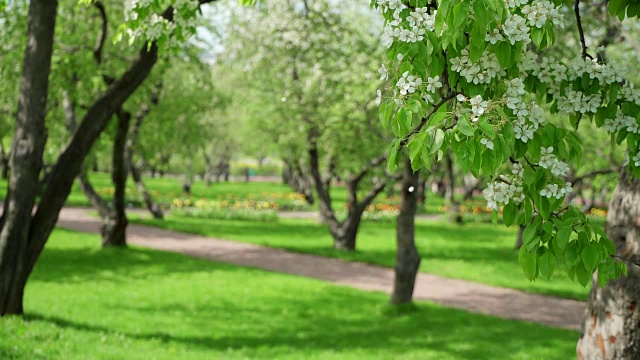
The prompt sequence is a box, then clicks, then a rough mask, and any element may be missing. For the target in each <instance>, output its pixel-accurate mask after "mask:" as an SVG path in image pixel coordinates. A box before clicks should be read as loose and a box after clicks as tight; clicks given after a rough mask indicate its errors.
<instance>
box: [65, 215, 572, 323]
mask: <svg viewBox="0 0 640 360" xmlns="http://www.w3.org/2000/svg"><path fill="white" fill-rule="evenodd" d="M58 226H60V227H63V228H66V229H71V230H77V231H81V232H88V233H98V232H99V228H100V220H99V219H97V218H95V217H92V216H90V215H88V214H87V209H82V208H65V209H63V210H62V212H61V213H60V218H59V220H58ZM127 236H128V241H129V243H130V244H134V245H139V246H144V247H148V248H152V249H157V250H164V251H171V252H177V253H181V254H185V255H189V256H193V257H197V258H202V259H207V260H212V261H217V262H223V263H228V264H233V265H239V266H248V267H254V268H258V269H263V270H268V271H274V272H279V273H286V274H293V275H299V276H306V277H310V278H315V279H320V280H324V281H328V282H332V283H335V284H339V285H344V286H350V287H353V288H357V289H361V290H366V291H381V292H385V293H390V291H391V287H392V284H393V270H392V269H388V268H383V267H380V266H375V265H368V264H363V263H356V262H348V261H343V260H339V259H332V258H326V257H321V256H316V255H309V254H301V253H295V252H291V251H285V250H280V249H273V248H267V247H264V246H259V245H252V244H245V243H241V242H235V241H229V240H222V239H214V238H208V237H204V236H198V235H191V234H186V233H180V232H175V231H169V230H164V229H160V228H156V227H151V226H144V225H138V224H129V227H128V229H127ZM414 297H415V299H416V300H426V301H432V302H435V303H438V304H441V305H443V306H446V307H451V308H457V309H463V310H468V311H470V312H474V313H481V314H487V315H492V316H497V317H501V318H506V319H515V320H523V321H530V322H536V323H541V324H545V325H549V326H553V327H560V328H565V329H572V330H578V329H579V327H580V323H581V320H582V313H583V311H584V308H585V304H584V303H583V302H580V301H575V300H568V299H560V298H555V297H549V296H543V295H537V294H529V293H525V292H522V291H518V290H513V289H506V288H500V287H495V286H489V285H483V284H479V283H475V282H470V281H464V280H456V279H448V278H442V277H439V276H435V275H431V274H425V273H421V274H419V275H418V278H417V281H416V289H415V293H414Z"/></svg>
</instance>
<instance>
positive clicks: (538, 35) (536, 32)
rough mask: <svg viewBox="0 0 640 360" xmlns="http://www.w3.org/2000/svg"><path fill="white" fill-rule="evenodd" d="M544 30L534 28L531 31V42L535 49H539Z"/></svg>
mask: <svg viewBox="0 0 640 360" xmlns="http://www.w3.org/2000/svg"><path fill="white" fill-rule="evenodd" d="M544 35H545V34H544V29H541V28H534V29H533V30H531V40H533V43H534V44H535V45H536V47H537V48H541V46H540V45H541V44H542V40H543V39H544Z"/></svg>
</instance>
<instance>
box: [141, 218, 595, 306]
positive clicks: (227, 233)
mask: <svg viewBox="0 0 640 360" xmlns="http://www.w3.org/2000/svg"><path fill="white" fill-rule="evenodd" d="M134 221H137V222H142V223H144V224H148V225H154V226H159V227H163V228H167V229H172V230H177V231H183V232H190V233H195V234H201V235H206V236H211V237H218V238H223V239H230V240H238V241H243V242H250V243H254V244H259V245H265V246H270V247H277V248H284V249H288V250H293V251H300V252H305V253H312V254H318V255H322V256H330V257H339V258H343V259H347V260H354V261H362V262H367V263H372V264H379V265H382V266H386V267H393V266H394V265H395V224H394V223H388V222H387V223H383V222H380V223H378V222H364V223H363V224H362V226H361V229H360V232H359V235H358V243H357V248H358V251H356V252H354V253H345V252H341V251H335V250H333V249H332V248H331V244H332V240H331V237H330V235H329V233H328V230H327V228H326V226H325V225H322V224H318V223H316V222H314V221H307V220H289V219H280V220H278V221H277V222H251V221H226V220H210V219H193V218H186V217H178V216H170V217H169V218H167V219H166V220H164V221H157V220H147V219H138V220H134ZM515 231H516V230H515V229H513V228H511V229H507V228H505V227H504V226H502V225H497V226H496V225H493V224H483V223H467V224H466V225H462V226H458V225H452V224H448V223H444V222H428V221H425V222H420V221H418V222H417V223H416V243H417V246H418V249H419V251H420V253H421V255H422V257H423V261H422V264H421V266H420V271H423V272H429V273H433V274H437V275H441V276H445V277H451V278H458V279H465V280H472V281H477V282H481V283H485V284H490V285H496V286H502V287H508V288H513V289H520V290H524V291H529V292H536V293H542V294H549V295H556V296H561V297H566V298H573V299H579V300H585V299H586V298H587V294H588V290H587V289H585V288H583V287H581V286H580V285H579V284H577V283H573V282H571V280H569V279H568V277H567V276H566V275H565V274H566V273H565V272H564V271H563V270H561V269H557V270H556V271H557V273H556V274H555V276H554V277H553V278H552V279H551V280H550V281H547V280H544V279H538V280H537V281H536V282H529V281H528V280H527V279H525V277H524V275H523V273H522V270H521V268H520V265H519V264H518V257H517V253H516V251H515V250H514V249H513V246H514V243H515V236H516V235H515Z"/></svg>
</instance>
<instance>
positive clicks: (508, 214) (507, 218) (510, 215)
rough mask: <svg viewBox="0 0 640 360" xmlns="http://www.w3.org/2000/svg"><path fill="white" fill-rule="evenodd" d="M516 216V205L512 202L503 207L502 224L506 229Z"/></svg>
mask: <svg viewBox="0 0 640 360" xmlns="http://www.w3.org/2000/svg"><path fill="white" fill-rule="evenodd" d="M516 215H518V214H517V209H516V205H515V204H514V203H513V202H510V203H508V204H507V205H505V206H504V208H503V210H502V221H504V224H505V225H506V226H507V227H508V226H511V225H513V222H514V221H515V219H516Z"/></svg>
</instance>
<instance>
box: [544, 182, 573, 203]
mask: <svg viewBox="0 0 640 360" xmlns="http://www.w3.org/2000/svg"><path fill="white" fill-rule="evenodd" d="M572 191H573V188H572V187H571V183H570V182H566V183H565V184H564V186H563V187H560V186H558V184H547V186H545V187H544V189H542V190H540V196H544V197H546V198H547V199H551V198H552V197H554V198H556V199H562V197H564V196H565V195H566V194H569V193H571V192H572Z"/></svg>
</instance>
